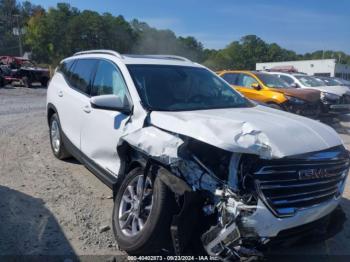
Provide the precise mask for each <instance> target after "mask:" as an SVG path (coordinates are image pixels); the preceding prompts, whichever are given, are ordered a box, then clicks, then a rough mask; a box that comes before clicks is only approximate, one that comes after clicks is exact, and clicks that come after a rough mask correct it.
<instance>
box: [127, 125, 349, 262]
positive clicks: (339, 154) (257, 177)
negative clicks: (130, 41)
mask: <svg viewBox="0 0 350 262" xmlns="http://www.w3.org/2000/svg"><path fill="white" fill-rule="evenodd" d="M246 131H247V130H246ZM247 134H249V137H248V136H247ZM254 134H255V137H258V138H259V141H264V140H265V141H266V139H265V137H262V136H264V134H261V133H259V132H256V131H254V130H248V131H247V132H244V128H243V130H242V132H241V135H240V136H239V137H237V139H236V140H237V141H240V143H241V144H244V143H245V144H248V145H251V144H252V143H251V141H250V137H251V136H252V135H254ZM247 139H248V140H247ZM256 139H257V138H256ZM124 142H125V143H127V144H128V145H130V146H131V147H132V148H133V149H135V150H136V151H138V152H140V153H141V154H143V155H144V156H145V158H146V159H148V160H150V159H151V160H152V161H154V162H153V163H156V164H159V165H161V166H162V167H165V168H166V170H168V173H167V174H161V179H162V181H163V182H164V183H165V184H166V185H167V186H168V187H169V188H170V189H171V190H172V191H173V192H174V193H175V195H177V197H178V199H179V198H181V197H183V199H184V200H183V201H179V202H181V203H182V209H181V211H180V213H179V214H178V215H177V216H175V217H174V220H173V224H172V227H171V233H172V239H173V245H174V250H175V252H176V254H178V255H181V254H184V253H185V252H186V245H187V244H188V243H190V241H191V240H189V238H191V239H193V238H198V239H200V242H201V245H202V248H203V250H205V252H206V253H207V254H208V255H210V256H215V257H218V258H219V259H221V260H223V261H234V260H239V259H243V258H252V257H260V256H262V253H261V252H260V251H259V248H260V247H261V246H264V245H266V244H267V243H268V242H269V241H270V240H271V239H273V238H275V237H277V236H278V234H280V233H281V232H283V231H284V230H288V229H291V228H294V227H298V226H301V225H303V224H307V223H309V222H312V221H315V220H317V219H319V218H322V217H324V216H326V215H328V214H329V213H331V212H332V211H333V210H334V209H335V208H336V207H337V205H338V204H339V200H340V196H341V194H342V192H343V189H344V185H345V179H346V177H347V173H348V168H349V156H348V152H347V151H346V150H345V149H344V147H343V146H337V147H334V148H331V149H328V150H324V151H319V152H316V153H308V154H303V155H296V156H289V157H282V158H277V159H274V158H272V157H271V152H270V151H269V150H268V148H266V147H262V146H258V147H257V148H256V152H257V153H256V154H250V153H246V152H230V151H227V150H225V149H221V148H218V147H215V146H213V145H209V144H206V143H204V142H202V141H199V140H196V139H194V138H190V137H187V136H184V135H178V134H174V133H171V132H168V131H164V130H161V129H159V128H157V127H154V126H148V127H144V128H142V129H140V130H137V131H135V132H134V133H131V134H128V135H126V136H125V137H123V139H122V143H124ZM252 148H253V147H252V146H250V150H251V149H252ZM194 195H195V197H193V196H194ZM186 198H188V199H190V200H188V199H186ZM191 199H192V200H191ZM193 199H196V200H193ZM198 199H199V200H198ZM194 212H198V213H199V214H195V215H193V213H194ZM199 218H200V220H198V219H199ZM198 221H201V223H198ZM184 235H185V236H184Z"/></svg>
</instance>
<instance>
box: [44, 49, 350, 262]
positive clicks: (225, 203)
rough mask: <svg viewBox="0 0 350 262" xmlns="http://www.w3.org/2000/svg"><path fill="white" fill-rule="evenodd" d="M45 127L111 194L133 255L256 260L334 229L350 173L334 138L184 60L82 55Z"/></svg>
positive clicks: (119, 233) (124, 244)
mask: <svg viewBox="0 0 350 262" xmlns="http://www.w3.org/2000/svg"><path fill="white" fill-rule="evenodd" d="M47 119H48V122H49V127H50V139H51V147H52V151H53V153H54V155H55V156H56V157H57V158H59V159H64V158H66V157H69V156H74V157H75V158H76V159H78V160H79V161H80V162H81V163H83V164H84V165H85V166H86V167H87V168H88V169H89V170H90V171H91V172H92V173H94V174H95V175H96V176H97V177H98V178H99V179H101V181H102V182H104V183H106V184H107V185H108V186H109V187H111V188H112V190H113V194H114V203H115V204H114V210H113V218H112V220H113V229H114V233H115V237H116V240H117V242H118V245H119V246H120V248H122V249H124V250H125V251H127V252H128V253H129V254H136V255H137V254H142V255H145V254H159V253H158V252H160V251H162V252H165V250H167V252H170V253H171V254H186V252H187V254H188V252H189V249H192V248H193V250H194V249H195V248H194V247H198V246H200V247H201V248H197V249H196V250H202V251H205V252H206V253H207V254H209V255H212V256H217V257H218V258H220V259H222V260H230V259H232V260H234V259H238V258H241V257H248V256H258V255H260V254H261V253H260V252H259V250H258V249H259V247H261V246H265V245H269V243H273V242H274V240H278V239H280V238H284V237H285V236H286V235H290V234H291V233H293V232H301V231H302V230H303V229H304V228H307V229H308V230H310V229H311V228H315V227H316V228H317V227H318V228H319V227H324V228H327V221H328V219H329V217H330V216H331V214H332V212H333V211H334V210H335V209H336V207H337V206H338V204H339V202H340V199H341V194H342V192H343V189H344V185H345V180H346V177H347V174H348V169H349V154H348V151H347V150H345V148H344V146H343V144H342V141H341V140H340V138H339V136H338V135H337V133H336V132H335V131H334V130H333V129H332V128H330V127H328V126H326V125H324V124H322V123H319V122H316V121H314V120H311V119H308V118H304V117H301V116H297V115H295V114H290V113H287V112H283V111H279V110H275V109H272V108H268V107H264V106H260V105H256V104H254V103H252V102H250V101H249V100H247V99H246V98H245V97H243V96H242V95H240V94H239V93H237V92H236V91H234V90H233V89H232V88H231V87H230V85H229V84H228V83H226V82H225V81H224V80H222V79H221V78H220V77H218V76H216V74H215V73H213V72H211V71H210V70H208V69H207V68H205V67H203V66H201V65H199V64H197V63H194V62H191V61H189V60H188V59H185V58H182V57H177V56H167V55H144V56H141V55H121V54H119V53H116V52H114V51H108V50H92V51H85V52H79V53H76V54H75V55H73V56H72V57H69V58H66V59H64V60H63V61H62V62H61V63H60V65H59V67H58V68H57V70H56V73H55V74H54V76H53V78H52V80H51V82H50V84H49V87H48V93H47ZM298 234H300V233H298ZM294 236H295V234H294ZM300 236H304V235H300Z"/></svg>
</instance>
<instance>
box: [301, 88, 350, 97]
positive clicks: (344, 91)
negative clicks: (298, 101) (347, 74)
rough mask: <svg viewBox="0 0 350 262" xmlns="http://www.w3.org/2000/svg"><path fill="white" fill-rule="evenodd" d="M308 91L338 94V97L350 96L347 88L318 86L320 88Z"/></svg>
mask: <svg viewBox="0 0 350 262" xmlns="http://www.w3.org/2000/svg"><path fill="white" fill-rule="evenodd" d="M308 89H317V90H320V91H322V92H327V93H332V94H336V95H338V96H342V95H345V94H347V95H350V90H349V88H348V87H346V86H318V87H308Z"/></svg>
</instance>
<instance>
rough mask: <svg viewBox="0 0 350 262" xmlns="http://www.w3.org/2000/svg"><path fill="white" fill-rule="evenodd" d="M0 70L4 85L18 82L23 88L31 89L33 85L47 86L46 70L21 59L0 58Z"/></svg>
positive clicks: (11, 57)
mask: <svg viewBox="0 0 350 262" xmlns="http://www.w3.org/2000/svg"><path fill="white" fill-rule="evenodd" d="M6 68H7V69H6ZM0 70H1V72H0V74H2V79H3V80H2V81H3V84H4V85H6V84H13V83H14V82H19V83H20V84H22V85H24V86H25V87H32V84H33V83H40V84H41V85H42V86H47V82H48V81H49V79H50V73H49V70H48V69H46V68H41V67H38V66H36V65H35V64H34V63H33V62H31V61H30V60H28V59H25V58H23V57H14V56H0ZM0 84H1V80H0Z"/></svg>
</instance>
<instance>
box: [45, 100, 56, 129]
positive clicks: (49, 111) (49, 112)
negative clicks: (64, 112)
mask: <svg viewBox="0 0 350 262" xmlns="http://www.w3.org/2000/svg"><path fill="white" fill-rule="evenodd" d="M55 113H56V114H57V109H56V107H55V106H54V105H53V104H51V103H48V104H47V123H48V124H50V119H51V117H52V116H53V115H54V114H55Z"/></svg>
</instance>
